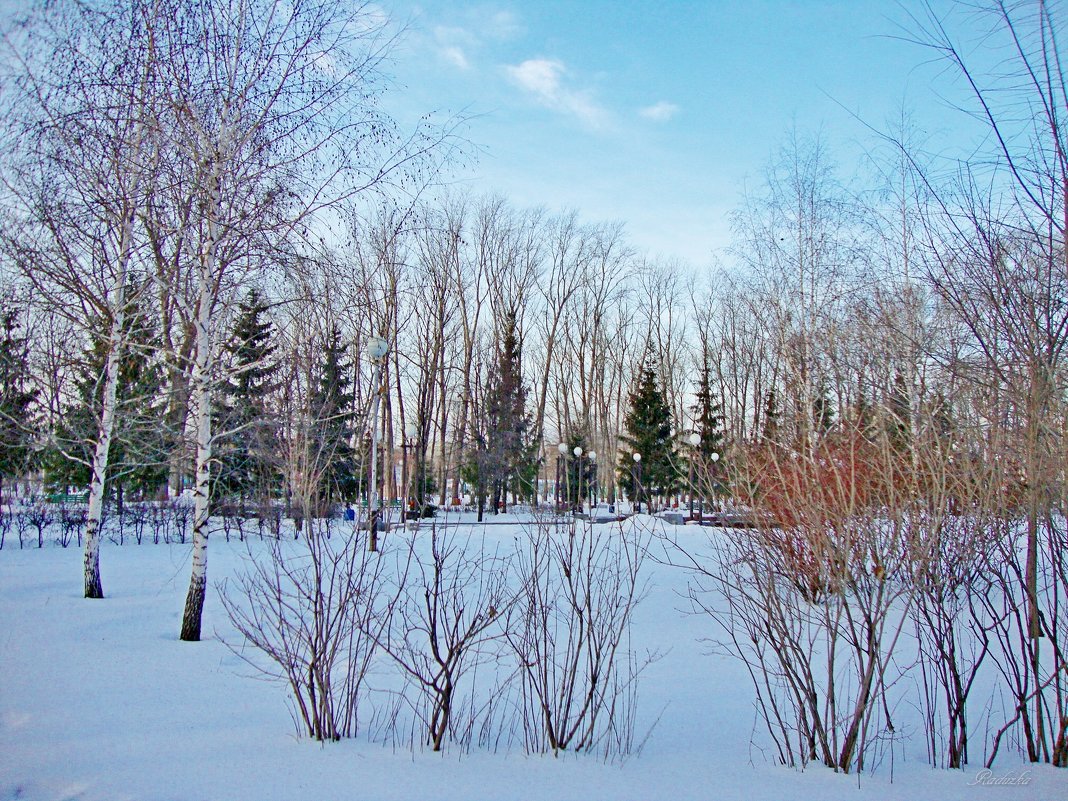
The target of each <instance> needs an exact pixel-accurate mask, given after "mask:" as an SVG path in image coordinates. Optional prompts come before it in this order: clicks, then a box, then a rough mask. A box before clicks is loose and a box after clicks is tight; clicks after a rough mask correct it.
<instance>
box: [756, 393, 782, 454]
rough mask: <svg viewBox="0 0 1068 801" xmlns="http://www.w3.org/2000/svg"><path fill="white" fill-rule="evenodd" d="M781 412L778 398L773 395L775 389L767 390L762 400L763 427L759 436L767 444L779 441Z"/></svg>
mask: <svg viewBox="0 0 1068 801" xmlns="http://www.w3.org/2000/svg"><path fill="white" fill-rule="evenodd" d="M781 416H782V411H781V410H780V409H779V397H778V395H776V394H775V388H774V387H773V388H771V389H769V390H768V394H767V396H766V397H765V398H764V427H763V430H762V431H761V436H762V437H763V438H764V440H766V441H767V442H778V441H779V418H780V417H781Z"/></svg>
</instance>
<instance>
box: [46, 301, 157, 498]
mask: <svg viewBox="0 0 1068 801" xmlns="http://www.w3.org/2000/svg"><path fill="white" fill-rule="evenodd" d="M124 328H125V341H126V343H127V344H126V348H125V355H124V357H123V359H122V361H121V362H120V365H119V376H118V387H117V389H116V393H115V397H116V407H117V409H116V415H115V427H114V430H113V432H112V441H111V446H110V448H109V449H108V464H107V466H106V475H107V480H106V482H105V486H106V488H107V489H106V493H105V494H106V496H108V497H112V498H115V499H116V500H118V502H119V503H120V504H121V503H122V496H123V492H124V490H125V489H129V490H132V491H133V492H135V493H137V494H139V495H142V496H144V495H147V494H151V493H153V492H155V491H156V490H157V489H158V488H159V487H160V486H162V485H163V483H164V482H165V481H166V480H167V468H166V459H167V450H168V438H167V436H166V432H165V427H164V426H163V420H164V416H165V414H166V412H165V410H164V408H163V406H164V398H163V396H162V388H163V371H162V368H161V366H160V364H159V361H158V359H157V358H156V356H157V354H158V352H159V341H158V332H157V331H156V330H155V329H154V328H153V327H152V325H151V323H150V322H149V320H148V317H147V315H146V314H145V313H144V311H142V310H140V309H137V308H132V309H131V310H130V311H129V312H128V313H127V316H126V322H125V325H124ZM91 330H92V331H93V332H94V333H93V335H92V336H91V337H90V342H89V345H88V347H87V348H86V351H85V354H84V356H83V358H82V361H81V363H80V364H79V365H78V366H77V368H76V370H75V384H74V386H75V393H76V397H77V401H76V402H75V403H74V404H73V405H71V406H70V407H69V408H67V409H66V410H64V412H63V414H62V415H61V417H60V419H59V421H58V423H57V424H56V427H55V429H54V431H53V435H52V445H51V446H50V447H49V448H48V450H47V451H46V452H45V454H44V475H45V481H46V482H47V483H48V484H49V485H50V486H53V487H57V488H60V489H66V487H68V486H73V487H85V486H87V485H88V484H89V481H90V475H89V473H90V467H91V465H92V462H93V452H94V450H95V449H96V440H97V436H98V435H99V431H98V426H99V425H100V416H101V406H102V404H103V400H104V398H103V394H104V381H103V377H104V369H105V363H106V362H107V358H108V344H107V342H106V340H105V337H104V334H103V332H106V331H107V330H108V326H107V325H105V324H100V325H94V326H91ZM120 511H121V509H120Z"/></svg>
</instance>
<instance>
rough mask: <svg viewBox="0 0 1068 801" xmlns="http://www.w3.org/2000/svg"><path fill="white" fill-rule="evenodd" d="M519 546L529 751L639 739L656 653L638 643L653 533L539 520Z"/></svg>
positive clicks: (516, 630) (623, 746)
mask: <svg viewBox="0 0 1068 801" xmlns="http://www.w3.org/2000/svg"><path fill="white" fill-rule="evenodd" d="M526 534H527V536H526V539H525V541H521V543H520V545H519V548H518V550H517V554H516V565H517V570H518V574H519V577H520V580H521V581H522V592H521V595H520V597H519V600H518V603H517V604H516V606H515V608H514V610H513V615H512V619H511V620H510V621H509V623H508V639H509V642H510V643H511V646H512V648H513V650H514V652H515V656H516V658H517V659H518V662H519V674H520V679H521V696H522V697H521V702H520V703H521V713H522V716H523V735H524V741H525V742H524V744H525V747H526V749H527V751H528V752H544V751H547V750H552V751H553V752H559V751H565V750H571V751H578V752H590V751H595V750H599V751H601V752H602V753H603V754H605V756H609V755H625V754H628V753H631V752H632V751H633V749H634V747H635V738H634V734H635V731H634V725H635V715H636V702H637V694H636V685H637V682H638V678H639V676H640V674H641V672H642V670H643V668H644V667H645V666H646V665H647V664H649V662H650V661H651V660H652V659H653V658H654V657H653V656H649V657H645V658H640V657H638V655H637V654H636V652H635V651H634V650H633V649H632V644H631V639H630V635H631V624H632V622H633V618H634V611H635V609H636V607H637V606H638V604H639V603H640V602H641V601H642V599H643V598H644V597H645V596H646V594H647V586H646V582H645V578H644V574H643V571H642V566H643V563H644V560H645V557H646V553H647V546H648V543H649V537H650V534H649V532H648V531H646V530H644V529H642V528H639V527H637V526H628V527H622V526H618V525H617V526H597V525H591V524H590V523H588V522H581V521H575V520H572V521H568V522H566V523H561V522H558V521H551V522H539V523H537V524H536V525H534V526H532V527H530V528H528V529H527V531H526Z"/></svg>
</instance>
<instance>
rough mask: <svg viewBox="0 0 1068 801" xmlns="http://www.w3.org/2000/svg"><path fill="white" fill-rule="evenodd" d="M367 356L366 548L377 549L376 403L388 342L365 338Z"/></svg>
mask: <svg viewBox="0 0 1068 801" xmlns="http://www.w3.org/2000/svg"><path fill="white" fill-rule="evenodd" d="M365 352H366V354H367V358H368V359H370V361H371V364H373V365H374V368H375V369H374V375H373V377H372V379H371V392H372V393H373V394H372V396H371V415H370V425H371V482H370V485H369V487H368V491H367V549H368V550H369V551H377V550H378V405H379V401H381V399H382V365H383V363H384V362H385V358H386V354H387V353H389V342H387V341H386V340H385V339H384V338H383V337H379V336H371V337H368V338H367V346H366V349H365Z"/></svg>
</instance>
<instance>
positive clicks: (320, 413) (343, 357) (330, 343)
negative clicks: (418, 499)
mask: <svg viewBox="0 0 1068 801" xmlns="http://www.w3.org/2000/svg"><path fill="white" fill-rule="evenodd" d="M351 373H352V362H350V361H349V358H348V347H347V345H346V344H345V343H344V342H343V341H342V338H341V332H340V331H339V330H338V328H337V326H334V327H333V328H332V329H331V331H330V333H329V335H328V336H327V339H326V342H325V343H324V345H323V353H322V367H321V369H320V371H319V380H318V383H317V385H316V387H315V392H314V394H313V397H312V402H311V408H312V424H313V428H312V430H313V432H314V438H315V440H316V441H315V446H314V447H315V448H316V451H317V453H318V460H319V463H320V466H321V473H322V481H321V484H320V487H319V500H320V501H321V502H322V503H324V504H330V503H334V502H337V501H350V500H352V499H354V498H355V497H356V494H357V492H358V490H359V486H360V480H359V465H358V464H357V458H356V451H355V449H354V448H353V447H352V433H353V431H352V426H353V414H352V400H353V399H352V379H351V378H350V375H351Z"/></svg>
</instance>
